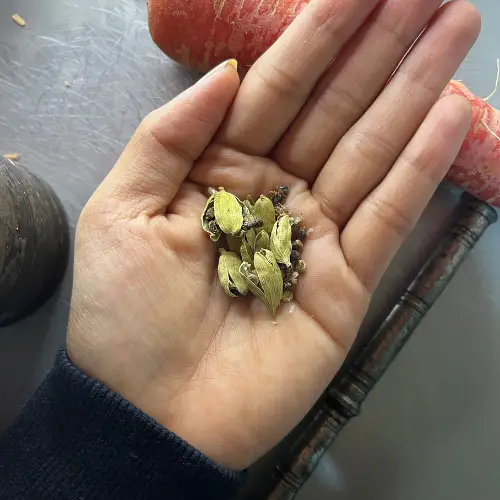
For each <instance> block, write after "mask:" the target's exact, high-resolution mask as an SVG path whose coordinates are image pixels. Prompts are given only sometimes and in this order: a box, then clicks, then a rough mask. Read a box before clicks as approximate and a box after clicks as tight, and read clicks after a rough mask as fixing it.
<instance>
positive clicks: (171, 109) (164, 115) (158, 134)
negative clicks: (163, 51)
mask: <svg viewBox="0 0 500 500" xmlns="http://www.w3.org/2000/svg"><path fill="white" fill-rule="evenodd" d="M238 87H239V77H238V74H237V72H236V69H235V66H234V65H232V64H231V63H223V64H222V65H221V66H219V67H218V68H216V69H215V70H214V71H213V72H212V73H210V74H209V75H207V76H206V77H205V78H204V79H202V80H200V81H199V82H198V83H197V84H196V85H194V86H193V87H191V88H190V89H188V90H186V91H185V92H183V93H182V94H181V95H180V96H178V97H177V98H176V99H174V100H173V101H171V102H169V103H168V104H166V105H165V106H163V107H162V108H160V109H157V110H156V111H153V112H152V113H151V114H150V115H148V116H147V117H146V118H145V119H144V121H143V122H142V123H141V124H140V126H139V128H138V129H137V131H136V133H135V134H134V136H133V137H132V139H131V141H130V143H129V144H128V145H127V147H126V149H125V151H124V152H123V154H122V156H121V157H120V159H119V160H118V162H117V164H116V165H115V167H114V168H113V170H112V171H111V172H110V174H109V175H108V177H107V178H106V179H105V180H104V182H103V183H102V185H101V186H100V187H99V189H98V190H97V191H96V193H95V194H94V196H93V197H92V201H96V200H99V199H102V200H108V204H109V199H110V198H111V199H113V200H114V205H113V206H117V208H118V209H119V211H120V213H122V214H123V215H126V216H127V217H130V218H133V217H136V216H137V215H139V214H146V215H155V214H156V213H164V212H165V210H166V208H167V206H168V204H169V203H170V202H171V201H172V199H173V198H174V197H175V195H176V193H177V191H178V190H179V187H180V185H181V183H182V182H183V181H184V179H185V178H186V176H187V175H188V173H189V171H190V169H191V166H192V164H193V162H194V161H195V160H196V159H197V158H198V156H200V155H201V153H202V152H203V150H204V149H205V148H206V147H207V145H208V144H209V142H210V141H211V140H212V138H213V136H214V134H215V132H216V131H217V129H218V128H219V126H220V124H221V123H222V120H223V119H224V116H225V115H226V113H227V109H228V108H229V106H230V104H231V102H232V101H233V99H234V96H235V94H236V92H237V91H238ZM109 205H110V206H111V204H109Z"/></svg>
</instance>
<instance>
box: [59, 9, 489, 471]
mask: <svg viewBox="0 0 500 500" xmlns="http://www.w3.org/2000/svg"><path fill="white" fill-rule="evenodd" d="M378 3H379V2H377V1H376V0H336V1H335V2H331V1H328V0H317V1H314V2H311V4H310V5H309V6H308V7H307V8H306V9H305V10H304V11H303V13H302V14H301V15H300V16H298V17H297V19H296V20H295V21H294V22H293V23H292V24H291V26H290V27H289V29H288V30H287V31H286V32H285V33H284V34H283V36H282V37H281V38H280V39H279V40H278V41H277V42H276V44H275V45H273V47H272V48H271V49H270V50H269V51H268V52H267V53H266V54H265V55H264V56H263V57H262V58H261V59H259V61H258V62H257V63H256V64H255V65H254V66H253V67H252V68H251V70H250V71H249V72H248V74H247V76H246V78H245V79H244V81H243V82H242V83H241V85H240V81H239V77H238V74H237V73H236V71H235V70H234V67H233V66H231V65H222V66H221V67H219V68H218V69H217V70H216V71H215V72H213V73H211V74H210V75H209V76H208V77H206V78H205V79H203V80H202V81H201V82H199V83H198V84H196V85H195V86H194V87H192V88H190V89H189V90H187V91H186V92H184V93H183V94H181V95H180V96H179V97H178V98H176V99H175V100H173V101H172V102H170V103H169V104H167V105H165V106H164V107H162V108H161V109H159V110H157V111H155V112H153V113H152V114H150V115H149V116H148V117H147V118H146V119H145V120H144V122H143V123H141V125H140V126H139V128H138V130H137V132H136V134H135V135H134V137H133V138H132V140H131V142H130V143H129V145H128V146H127V148H126V149H125V151H124V153H123V155H122V156H121V158H120V159H119V161H118V163H117V164H116V166H115V167H114V169H113V170H112V171H111V173H110V174H109V175H108V177H107V178H106V179H105V181H104V182H103V184H102V185H101V186H100V187H99V189H98V190H97V191H96V193H95V194H94V196H93V197H92V198H91V200H90V201H89V203H88V204H87V206H86V207H85V209H84V211H83V213H82V216H81V218H80V222H79V225H78V231H77V241H76V258H75V274H74V289H73V298H72V307H71V317H70V322H69V332H68V349H69V354H70V356H71V357H72V359H73V360H74V362H75V363H76V364H77V365H79V366H80V367H81V368H82V369H83V370H85V371H86V372H88V373H89V374H90V375H92V376H94V377H96V378H97V379H99V380H101V381H102V382H104V383H105V384H107V385H108V386H109V387H111V388H112V389H114V390H116V391H118V392H120V393H121V394H123V395H124V396H125V397H126V398H127V399H129V400H130V401H132V402H133V403H134V404H135V405H136V406H138V407H139V408H141V409H142V410H143V411H145V412H146V413H148V414H150V415H151V416H152V417H154V418H155V419H156V420H157V421H158V422H160V423H161V424H163V425H164V426H166V427H167V428H169V429H171V430H172V431H174V432H176V433H177V434H178V435H180V436H181V437H183V438H184V439H186V440H187V441H188V442H190V443H191V444H193V445H194V446H195V447H197V448H199V449H200V450H201V451H203V452H204V453H205V454H207V455H208V456H209V457H211V458H213V459H214V460H216V461H218V462H220V463H221V464H223V465H226V466H228V467H231V468H233V469H242V468H245V467H247V466H248V465H250V464H251V463H253V462H254V461H255V460H256V459H257V458H259V457H260V456H262V455H263V454H264V453H266V452H267V451H268V450H270V449H271V448H272V447H273V446H275V445H276V444H277V442H278V441H279V440H280V439H282V438H283V437H284V436H285V435H286V434H287V433H288V432H289V431H290V430H291V429H292V428H293V427H294V426H295V425H296V424H297V423H298V422H299V421H300V420H301V419H302V418H303V417H304V415H305V414H306V412H307V411H308V410H309V409H310V407H311V406H312V405H313V404H314V402H315V401H316V400H317V398H318V397H319V396H320V395H321V393H322V391H323V390H324V389H325V387H326V386H327V384H328V383H329V382H330V380H331V379H332V377H333V376H334V375H335V374H336V372H337V371H338V369H339V367H340V366H341V364H342V362H343V361H344V359H345V356H346V353H347V351H348V350H349V348H350V347H351V345H352V342H353V340H354V338H355V336H356V333H357V331H358V329H359V326H360V324H361V321H362V320H363V317H364V315H365V313H366V310H367V307H368V305H369V302H370V298H371V295H372V293H373V291H374V290H375V288H376V286H377V284H378V282H379V280H380V277H381V276H382V274H383V273H384V271H385V269H386V268H387V265H388V264H389V262H390V261H391V259H392V257H393V256H394V254H395V252H396V251H397V250H398V248H399V247H400V245H401V243H402V242H403V240H404V238H405V237H406V236H407V235H408V233H409V232H410V231H411V229H412V228H413V226H414V224H415V223H416V221H417V220H418V218H419V217H420V215H421V213H422V211H423V209H424V207H425V206H426V204H427V203H428V201H429V199H430V197H431V196H432V194H433V192H434V190H435V189H436V187H437V185H438V184H439V182H440V181H441V180H442V179H443V177H444V176H445V175H446V173H447V171H448V169H449V166H450V165H451V164H452V162H453V160H454V158H455V157H456V156H457V154H458V152H459V149H460V146H461V144H462V142H463V139H464V137H465V134H466V132H467V129H468V126H469V124H470V121H471V110H470V104H469V102H468V100H467V99H464V98H463V97H461V96H456V95H452V96H447V97H444V98H441V99H439V97H440V95H441V93H442V91H443V90H444V88H445V87H446V84H447V83H448V82H449V81H450V78H451V77H452V75H453V74H454V72H455V71H456V69H457V68H458V66H459V65H460V63H461V62H462V60H463V59H464V58H465V56H466V54H467V52H468V51H469V49H470V47H471V46H472V44H473V43H474V41H475V39H476V37H477V34H478V32H479V28H480V21H479V17H478V14H477V12H476V10H475V8H474V7H472V6H471V5H470V4H468V3H466V2H464V1H462V0H458V1H454V2H451V3H449V4H447V5H446V6H444V7H443V8H441V9H440V10H439V11H438V12H437V13H436V11H437V9H438V8H439V5H440V3H441V2H440V0H390V1H389V0H388V1H387V2H384V3H383V4H382V5H379V6H377V5H378ZM375 9H378V10H375ZM420 10H422V11H423V12H425V14H423V15H422V16H415V17H414V18H413V20H412V19H410V17H409V16H407V14H406V12H407V11H410V12H418V11H420ZM373 13H375V14H373ZM377 13H378V14H377ZM377 16H381V17H377ZM429 21H430V27H429V28H428V30H427V31H426V32H425V34H424V35H423V36H422V37H420V39H419V41H418V42H417V43H416V44H415V46H414V47H413V48H412V51H411V52H410V53H409V55H408V56H407V57H406V59H405V61H404V62H403V64H402V65H401V66H399V62H400V59H401V57H402V55H403V54H404V53H406V52H407V50H408V49H409V48H410V46H411V45H412V43H413V41H414V40H415V38H417V37H418V36H419V34H420V32H421V30H422V25H423V24H427V22H429ZM364 40H370V43H368V42H365V41H364ZM374 40H377V43H379V44H380V47H381V49H380V52H379V53H378V52H377V51H376V50H375V49H374V47H373V45H374V44H373V41H374ZM387 48H390V50H386V49H387ZM344 54H351V57H346V56H344ZM337 56H338V57H337ZM334 58H336V59H335V62H333V64H332V61H333V59H334ZM396 68H399V69H398V70H397V72H396V74H395V76H394V77H393V78H392V80H391V81H390V83H389V84H388V85H385V86H384V83H383V82H387V80H388V79H389V78H390V76H391V74H392V73H393V72H394V70H395V69H396ZM366 74H368V75H370V79H366ZM348 82H351V84H350V85H348ZM374 82H375V83H374ZM374 86H375V88H374ZM318 89H322V90H318ZM318 92H319V93H320V94H318ZM339 96H342V97H343V99H339ZM341 101H342V103H343V104H342V105H339V107H338V113H337V112H334V111H332V109H335V110H336V108H331V106H337V104H338V103H339V102H341ZM336 103H337V104H336ZM325 128H327V129H328V134H327V135H324V136H323V139H322V141H320V145H321V148H320V149H319V150H318V157H317V156H316V154H314V151H313V149H311V148H312V147H313V146H312V145H313V144H315V140H316V139H315V137H314V133H313V132H314V130H321V131H322V130H324V129H325ZM307 158H309V160H310V161H309V162H307V161H305V159H307ZM318 158H319V159H318ZM277 184H285V185H288V186H290V187H291V193H290V196H289V200H288V201H287V205H288V206H289V208H290V210H291V211H292V213H294V214H297V215H299V214H300V215H301V216H302V217H303V218H304V222H305V224H306V225H307V226H308V227H311V228H312V229H313V233H312V234H311V235H310V236H308V239H307V242H306V245H305V247H304V253H303V258H304V260H305V261H306V263H307V266H308V267H307V271H306V273H305V274H304V275H303V277H302V279H301V281H300V283H299V286H298V287H297V290H296V300H295V301H294V302H292V303H291V304H286V305H284V306H283V307H281V308H280V309H279V310H278V313H277V316H276V318H274V319H273V318H272V317H271V316H270V315H269V313H268V311H267V309H266V307H265V306H264V305H263V304H262V303H261V302H260V301H259V300H257V299H252V298H250V297H247V298H238V299H230V298H229V297H227V296H226V295H225V294H224V292H223V290H222V289H221V287H220V285H219V284H218V282H217V271H216V262H217V259H216V257H217V249H216V247H215V246H214V245H213V243H211V242H210V240H209V238H208V237H207V235H206V234H205V233H204V232H203V231H202V229H201V227H200V219H199V217H200V213H201V211H202V210H203V208H204V205H205V202H206V199H207V187H208V186H225V187H226V189H227V190H229V191H232V192H234V193H235V194H237V195H239V196H243V195H247V194H252V195H253V196H254V197H257V196H258V194H260V193H262V192H267V191H269V190H270V189H271V188H273V187H274V186H276V185H277Z"/></svg>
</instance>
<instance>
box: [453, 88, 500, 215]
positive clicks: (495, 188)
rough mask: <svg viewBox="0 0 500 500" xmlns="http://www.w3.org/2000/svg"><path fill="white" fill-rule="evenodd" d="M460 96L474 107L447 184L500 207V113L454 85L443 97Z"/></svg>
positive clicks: (465, 89) (464, 89)
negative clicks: (469, 124)
mask: <svg viewBox="0 0 500 500" xmlns="http://www.w3.org/2000/svg"><path fill="white" fill-rule="evenodd" d="M449 94H459V95H461V96H463V97H465V98H466V99H468V100H469V101H470V103H471V104H472V121H471V126H470V128H469V132H468V133H467V136H466V138H465V141H464V143H463V145H462V148H461V149H460V153H459V154H458V156H457V158H456V160H455V162H454V164H453V166H452V168H451V169H450V171H449V173H448V177H447V178H448V180H449V181H450V182H452V183H453V184H455V185H457V186H459V187H461V188H462V189H464V190H466V191H468V192H470V193H471V194H473V195H474V196H476V197H477V198H479V199H481V200H483V201H485V202H487V203H490V204H492V205H495V206H500V111H499V110H497V109H495V108H493V107H492V106H490V105H489V104H488V103H487V102H486V101H485V100H484V99H481V98H480V97H477V96H476V95H474V94H473V93H472V92H471V91H470V90H469V89H468V88H467V87H466V86H465V85H463V84H462V83H460V82H456V81H451V82H450V83H449V84H448V86H447V87H446V89H445V91H444V92H443V95H449Z"/></svg>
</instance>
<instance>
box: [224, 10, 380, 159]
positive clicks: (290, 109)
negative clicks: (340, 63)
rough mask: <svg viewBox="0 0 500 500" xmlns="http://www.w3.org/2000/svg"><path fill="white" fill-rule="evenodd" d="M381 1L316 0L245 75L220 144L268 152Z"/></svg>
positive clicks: (264, 153) (254, 153) (258, 152)
mask: <svg viewBox="0 0 500 500" xmlns="http://www.w3.org/2000/svg"><path fill="white" fill-rule="evenodd" d="M379 1H380V0H312V1H311V3H310V4H309V5H308V6H307V7H306V8H305V9H304V11H303V12H302V13H301V14H299V16H298V17H297V18H296V19H295V20H294V21H293V23H292V24H291V25H290V27H289V28H288V29H287V30H286V31H285V33H283V35H282V36H281V37H280V38H279V39H278V41H277V42H276V43H275V44H274V45H273V46H272V47H271V48H270V49H269V50H268V51H267V52H266V53H265V54H264V55H263V56H262V57H261V58H260V59H259V60H258V61H257V62H256V63H255V64H254V65H253V67H252V69H251V70H250V71H249V73H248V75H247V76H246V77H245V78H244V80H243V82H242V84H241V87H240V90H239V92H238V94H237V96H236V99H235V101H234V104H233V106H232V108H231V110H230V112H229V114H228V117H227V119H226V121H225V123H224V124H223V126H222V129H221V131H220V132H219V134H218V137H217V139H218V142H219V143H221V144H224V145H225V146H229V147H232V148H235V149H238V150H239V151H241V152H243V153H247V154H252V155H260V156H266V155H267V154H268V153H269V152H270V151H271V150H272V149H273V148H274V146H275V145H276V143H277V141H278V140H279V139H280V137H281V136H282V135H283V133H284V132H285V130H286V129H287V128H288V126H289V125H290V123H291V122H292V121H293V119H294V118H295V116H296V115H297V113H298V112H299V111H300V109H301V108H302V106H303V105H304V103H305V101H306V100H307V98H308V97H309V94H310V92H311V91H312V89H313V88H314V86H315V85H316V83H317V81H318V80H319V78H320V77H321V75H322V74H323V73H324V72H325V70H326V69H327V68H328V65H329V64H330V63H331V61H332V59H333V58H334V57H335V56H336V55H337V53H338V52H339V51H340V50H341V49H342V47H343V46H344V44H345V43H346V42H347V41H348V40H349V38H351V36H352V35H353V34H354V33H355V31H356V30H357V29H358V28H359V27H360V26H361V25H362V24H363V22H364V20H365V19H366V17H367V16H368V15H369V14H370V13H371V11H372V10H373V9H374V8H375V6H376V5H377V3H378V2H379ZM261 3H262V2H261ZM293 3H294V2H292V4H293Z"/></svg>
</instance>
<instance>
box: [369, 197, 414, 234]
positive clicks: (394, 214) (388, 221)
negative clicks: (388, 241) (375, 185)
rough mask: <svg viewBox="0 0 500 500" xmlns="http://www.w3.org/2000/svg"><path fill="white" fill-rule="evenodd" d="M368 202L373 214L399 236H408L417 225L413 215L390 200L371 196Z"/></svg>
mask: <svg viewBox="0 0 500 500" xmlns="http://www.w3.org/2000/svg"><path fill="white" fill-rule="evenodd" d="M366 203H367V206H368V209H369V210H370V212H371V213H372V214H373V216H374V217H375V218H376V219H378V220H379V221H380V222H381V223H382V224H383V225H384V226H385V227H386V228H388V229H389V230H390V231H392V232H393V233H395V234H396V235H397V236H398V237H401V238H406V236H408V234H409V233H410V232H411V231H412V229H413V227H414V226H415V221H414V220H413V219H412V218H411V217H409V216H407V215H406V214H405V213H404V211H403V210H401V209H400V208H398V207H397V206H396V205H395V204H394V203H392V202H390V201H388V200H384V199H383V198H380V197H379V198H377V197H375V196H369V197H368V198H367V199H366Z"/></svg>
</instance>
